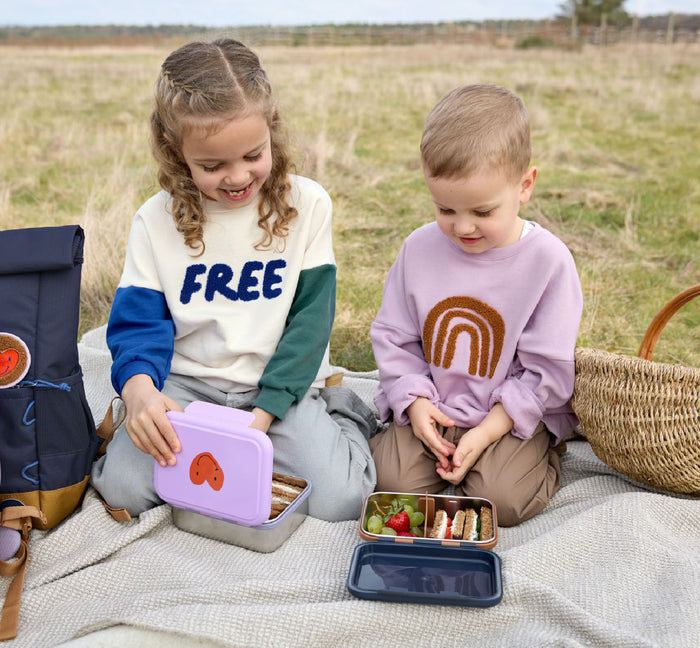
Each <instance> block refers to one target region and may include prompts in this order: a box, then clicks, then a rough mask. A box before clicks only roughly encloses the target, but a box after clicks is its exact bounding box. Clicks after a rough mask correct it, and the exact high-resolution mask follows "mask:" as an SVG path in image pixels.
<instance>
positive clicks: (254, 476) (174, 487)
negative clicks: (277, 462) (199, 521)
mask: <svg viewBox="0 0 700 648" xmlns="http://www.w3.org/2000/svg"><path fill="white" fill-rule="evenodd" d="M167 416H168V419H169V420H170V422H171V424H172V426H173V428H174V429H175V432H176V434H177V436H178V438H179V439H180V445H181V446H182V450H181V452H180V453H179V454H178V455H177V463H176V464H175V465H174V466H165V467H163V466H161V465H160V464H158V463H157V462H154V463H155V469H154V475H153V480H154V485H155V489H156V492H157V493H158V495H159V496H160V497H161V499H162V500H163V501H165V502H167V503H168V504H171V505H172V506H176V507H179V508H183V509H187V510H191V511H195V512H197V513H202V514H204V515H207V516H210V517H214V518H218V519H221V520H226V521H229V522H235V523H236V524H240V525H243V526H257V525H260V524H262V523H263V522H265V521H266V520H268V519H269V517H270V507H271V504H272V491H271V484H272V461H273V449H272V442H271V441H270V439H269V437H268V436H267V435H266V434H264V433H263V432H261V431H260V430H256V429H254V428H251V427H249V425H250V423H252V421H253V418H254V416H253V414H252V413H251V412H244V411H243V410H239V409H235V408H233V407H225V406H223V405H216V404H214V403H205V402H203V401H195V402H194V403H190V404H189V405H188V406H187V407H186V408H185V411H184V412H168V413H167Z"/></svg>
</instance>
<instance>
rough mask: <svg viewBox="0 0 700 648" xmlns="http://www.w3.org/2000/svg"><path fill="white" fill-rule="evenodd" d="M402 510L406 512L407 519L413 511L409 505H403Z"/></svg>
mask: <svg viewBox="0 0 700 648" xmlns="http://www.w3.org/2000/svg"><path fill="white" fill-rule="evenodd" d="M403 510H404V511H406V515H408V517H411V516H412V515H413V511H414V510H415V509H414V508H413V507H412V506H411V505H410V504H404V505H403Z"/></svg>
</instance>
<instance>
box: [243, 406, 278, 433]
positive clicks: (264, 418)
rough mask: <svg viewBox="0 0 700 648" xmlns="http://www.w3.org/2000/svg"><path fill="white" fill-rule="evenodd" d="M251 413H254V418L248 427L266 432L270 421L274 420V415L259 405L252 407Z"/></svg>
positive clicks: (270, 423)
mask: <svg viewBox="0 0 700 648" xmlns="http://www.w3.org/2000/svg"><path fill="white" fill-rule="evenodd" d="M253 414H254V415H255V418H254V419H253V422H252V423H251V424H250V426H249V427H252V428H255V429H256V430H260V431H261V432H264V433H265V434H267V431H268V430H269V429H270V426H271V425H272V421H274V420H275V417H274V416H273V415H272V414H270V412H266V411H265V410H264V409H260V408H259V407H254V408H253Z"/></svg>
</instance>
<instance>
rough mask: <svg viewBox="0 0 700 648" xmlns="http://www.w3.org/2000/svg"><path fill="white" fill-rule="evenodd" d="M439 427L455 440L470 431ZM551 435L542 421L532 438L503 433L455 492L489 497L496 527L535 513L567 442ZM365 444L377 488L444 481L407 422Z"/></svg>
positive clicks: (410, 488) (420, 488)
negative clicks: (553, 444)
mask: <svg viewBox="0 0 700 648" xmlns="http://www.w3.org/2000/svg"><path fill="white" fill-rule="evenodd" d="M438 429H439V430H440V431H441V432H442V434H443V436H444V437H445V439H447V440H448V441H452V442H453V443H454V444H455V445H457V443H458V442H459V439H460V438H461V437H462V435H463V434H468V433H469V430H468V429H465V428H458V427H449V428H442V427H441V426H438ZM550 440H551V436H550V434H549V432H548V431H547V428H546V427H545V426H544V424H543V423H540V425H539V427H538V428H537V430H536V431H535V434H534V435H533V436H532V438H530V439H526V440H523V439H518V438H517V437H515V436H513V435H512V434H510V433H508V434H506V435H505V436H503V437H502V438H500V439H499V440H498V441H496V442H495V443H492V444H491V445H490V446H489V447H488V448H486V450H484V452H483V453H482V455H481V457H479V459H477V461H476V463H475V464H474V465H473V466H472V468H471V469H470V470H469V472H468V473H467V474H466V476H465V478H464V480H463V481H462V482H461V483H460V484H458V485H457V486H456V488H455V492H456V494H457V495H467V496H469V497H485V498H487V499H489V500H491V502H493V504H495V506H496V513H497V515H498V524H499V526H514V525H516V524H519V523H520V522H523V521H525V520H527V519H529V518H531V517H533V516H534V515H537V513H539V512H540V511H541V510H542V509H543V508H544V507H545V506H546V505H547V502H549V500H550V499H551V498H552V496H553V495H554V493H556V492H557V490H559V486H560V484H561V460H560V458H559V453H561V452H564V450H565V446H564V444H560V445H559V446H557V448H556V449H555V448H552V447H551V445H550ZM369 443H370V449H371V450H372V457H373V459H374V463H375V465H376V468H377V488H376V490H377V491H388V492H393V493H439V492H441V491H442V490H444V489H445V488H446V487H447V486H448V482H446V481H444V480H443V479H442V478H441V477H440V475H438V474H437V472H436V470H435V464H436V461H437V458H436V457H435V455H434V454H433V453H432V452H431V451H430V450H429V449H428V448H427V446H425V445H424V444H423V442H422V441H420V439H418V438H417V437H416V436H415V435H414V434H413V430H412V429H411V426H404V427H402V426H396V425H394V423H392V424H391V425H390V426H389V428H388V429H386V430H385V431H383V432H380V433H379V434H377V435H376V436H374V437H373V438H372V439H370V442H369Z"/></svg>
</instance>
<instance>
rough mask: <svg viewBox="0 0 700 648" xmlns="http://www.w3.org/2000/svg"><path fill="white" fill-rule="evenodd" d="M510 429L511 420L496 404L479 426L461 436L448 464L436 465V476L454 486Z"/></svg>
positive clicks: (511, 425) (501, 406)
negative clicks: (483, 453) (484, 452)
mask: <svg viewBox="0 0 700 648" xmlns="http://www.w3.org/2000/svg"><path fill="white" fill-rule="evenodd" d="M512 429H513V419H512V418H510V416H509V415H508V413H507V412H506V410H505V409H504V407H503V405H501V403H496V404H495V405H494V406H493V407H492V408H491V411H490V412H489V413H488V414H487V415H486V416H485V417H484V420H483V421H481V423H479V425H477V426H475V427H473V428H472V429H471V430H469V431H468V432H467V433H465V434H463V435H462V438H461V439H460V440H459V443H458V444H457V449H456V450H455V452H454V454H453V455H452V461H451V462H450V464H449V465H448V466H445V465H444V464H441V463H440V462H438V463H437V465H436V468H435V469H436V471H437V474H438V475H440V477H442V478H443V479H444V480H445V481H448V482H450V483H451V484H455V486H456V485H457V484H459V483H460V482H461V481H462V480H463V479H464V476H465V475H466V474H467V472H468V470H469V469H470V468H471V467H472V466H473V465H474V464H475V463H476V460H477V459H478V458H479V457H480V456H481V453H482V452H483V451H484V450H486V448H488V447H489V446H490V445H491V444H492V443H495V442H496V441H498V440H499V439H500V438H501V437H502V436H504V435H506V434H508V432H510V430H512Z"/></svg>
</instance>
